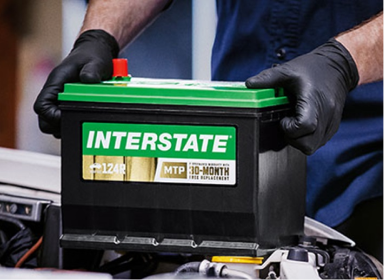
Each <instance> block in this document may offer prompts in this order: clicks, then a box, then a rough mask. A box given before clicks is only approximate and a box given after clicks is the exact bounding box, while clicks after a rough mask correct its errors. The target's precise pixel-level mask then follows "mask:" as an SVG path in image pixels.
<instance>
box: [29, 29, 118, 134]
mask: <svg viewBox="0 0 384 280" xmlns="http://www.w3.org/2000/svg"><path fill="white" fill-rule="evenodd" d="M118 53H119V46H118V44H117V42H116V40H115V38H114V37H112V36H111V35H109V34H108V33H107V32H105V31H103V30H88V31H85V32H84V33H82V34H81V35H80V36H79V38H78V39H77V40H76V42H75V44H74V46H73V49H72V50H71V52H70V53H69V55H68V56H67V57H66V58H65V59H64V60H63V61H62V62H61V64H59V65H58V66H57V67H56V68H55V69H53V70H52V72H51V73H50V74H49V76H48V79H47V81H46V82H45V84H44V87H43V89H42V90H41V92H40V94H39V95H38V97H37V99H36V101H35V104H34V107H33V108H34V110H35V112H36V114H38V116H39V127H40V130H41V131H42V132H44V133H49V134H53V135H54V136H55V137H57V138H59V137H60V117H61V111H60V109H59V107H58V101H57V95H58V93H59V92H62V91H63V90H64V84H65V83H74V82H82V83H99V82H100V81H101V80H106V79H109V78H110V77H111V76H112V72H113V65H112V59H113V58H116V57H117V55H118Z"/></svg>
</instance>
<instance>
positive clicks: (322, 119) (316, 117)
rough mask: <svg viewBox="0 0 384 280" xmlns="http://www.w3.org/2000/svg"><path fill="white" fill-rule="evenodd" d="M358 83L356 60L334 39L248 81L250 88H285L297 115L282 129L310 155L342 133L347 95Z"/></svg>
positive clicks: (286, 119)
mask: <svg viewBox="0 0 384 280" xmlns="http://www.w3.org/2000/svg"><path fill="white" fill-rule="evenodd" d="M358 80H359V76H358V71H357V68H356V64H355V62H354V60H353V58H352V57H351V55H350V54H349V52H348V51H347V49H345V48H344V46H343V45H342V44H341V43H339V42H337V41H336V40H335V39H331V40H329V41H328V42H327V43H325V44H324V45H322V46H320V47H318V48H317V49H315V50H313V51H312V52H310V53H308V54H305V55H302V56H299V57H297V58H295V59H293V60H291V61H288V62H286V63H284V64H281V65H278V66H276V67H273V68H270V69H267V70H264V71H262V72H261V73H260V74H258V75H256V76H253V77H251V78H249V79H247V81H246V86H247V87H248V88H280V87H281V88H284V91H285V93H286V94H287V95H288V97H289V98H290V100H292V102H293V103H294V107H295V112H294V116H292V117H285V118H283V119H282V120H281V122H280V125H281V127H282V129H283V131H284V134H285V137H286V140H287V142H288V143H289V144H291V145H292V146H294V147H296V148H298V149H300V150H301V151H302V152H304V153H305V154H307V155H310V154H313V153H314V152H315V151H316V150H317V149H318V148H320V147H321V146H323V145H324V144H325V143H326V142H327V141H328V140H329V139H330V138H331V137H332V136H333V135H334V134H335V133H336V131H337V130H338V128H339V124H340V121H341V116H342V112H343V107H344V103H345V99H346V95H347V93H348V92H349V91H351V90H352V89H353V88H355V87H356V85H357V83H358Z"/></svg>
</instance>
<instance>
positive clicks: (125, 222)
mask: <svg viewBox="0 0 384 280" xmlns="http://www.w3.org/2000/svg"><path fill="white" fill-rule="evenodd" d="M124 76H125V75H122V76H120V75H117V76H116V77H114V78H113V79H112V80H110V81H105V82H102V83H100V84H81V83H73V84H66V85H65V87H64V91H63V92H62V93H60V94H59V101H60V108H61V110H62V120H61V137H62V140H61V144H62V151H61V153H62V218H63V221H62V222H63V235H62V237H61V245H62V246H63V247H67V248H88V249H103V250H105V249H114V250H129V251H144V252H176V253H177V252H181V253H192V254H212V255H239V256H240V255H242V256H259V255H260V254H261V253H260V252H265V251H268V250H270V249H275V248H279V247H281V246H286V245H292V244H295V242H296V240H297V236H299V235H301V234H302V233H303V224H304V213H305V188H306V184H305V181H306V179H305V168H306V158H305V155H303V154H302V153H301V152H300V151H298V150H297V149H295V148H293V147H291V146H289V145H287V144H286V142H285V141H284V135H283V134H282V132H281V130H280V127H279V122H280V120H281V119H282V118H283V117H285V116H287V115H289V114H290V112H291V107H290V105H289V101H288V98H287V96H285V95H284V93H283V91H282V90H275V89H247V88H246V87H245V86H244V83H243V82H209V81H193V80H166V79H148V78H147V79H145V78H130V77H124Z"/></svg>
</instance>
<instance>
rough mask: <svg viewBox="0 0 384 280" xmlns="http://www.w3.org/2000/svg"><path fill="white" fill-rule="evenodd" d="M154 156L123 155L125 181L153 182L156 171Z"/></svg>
mask: <svg viewBox="0 0 384 280" xmlns="http://www.w3.org/2000/svg"><path fill="white" fill-rule="evenodd" d="M156 164H157V160H156V158H146V157H125V166H126V171H127V172H126V177H125V180H126V181H136V182H153V181H154V179H155V171H156Z"/></svg>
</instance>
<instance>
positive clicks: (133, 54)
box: [0, 0, 216, 155]
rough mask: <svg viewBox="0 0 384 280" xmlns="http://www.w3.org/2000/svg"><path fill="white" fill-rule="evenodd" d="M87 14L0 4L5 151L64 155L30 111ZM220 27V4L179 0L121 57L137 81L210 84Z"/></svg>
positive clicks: (80, 1)
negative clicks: (213, 47)
mask: <svg viewBox="0 0 384 280" xmlns="http://www.w3.org/2000/svg"><path fill="white" fill-rule="evenodd" d="M85 11H86V1H85V0H0V75H1V78H2V85H1V87H0V147H6V148H15V149H20V150H26V151H34V152H40V153H46V154H53V155H60V140H58V139H55V138H54V137H52V136H50V135H45V134H43V133H41V132H40V130H39V128H38V122H37V116H36V114H35V113H34V112H33V108H32V107H33V103H34V101H35V99H36V96H37V95H38V94H39V92H40V89H41V88H42V86H43V84H44V82H45V80H46V78H47V76H48V74H49V73H50V71H51V70H52V69H53V68H54V67H55V66H56V65H57V64H59V63H60V61H61V60H62V59H63V58H64V57H65V56H66V55H67V54H68V53H69V52H70V50H71V48H72V45H73V42H74V41H75V39H76V37H77V35H78V31H79V29H80V27H81V24H82V20H83V17H84V13H85ZM215 28H216V10H215V0H178V1H177V0H175V1H174V3H173V5H172V6H171V8H170V9H168V10H167V11H165V12H164V13H163V14H162V15H161V16H160V17H159V18H158V19H157V20H156V21H155V23H154V24H152V25H151V26H150V27H148V28H147V29H146V31H145V32H143V33H142V34H141V35H140V37H138V38H137V40H136V41H135V42H134V43H132V44H131V45H129V46H127V47H126V48H125V49H124V50H122V51H121V53H120V56H121V57H125V58H128V65H129V66H128V67H129V72H130V74H131V75H132V76H134V77H149V78H172V79H196V80H209V79H210V57H211V47H212V44H213V39H214V34H215Z"/></svg>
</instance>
